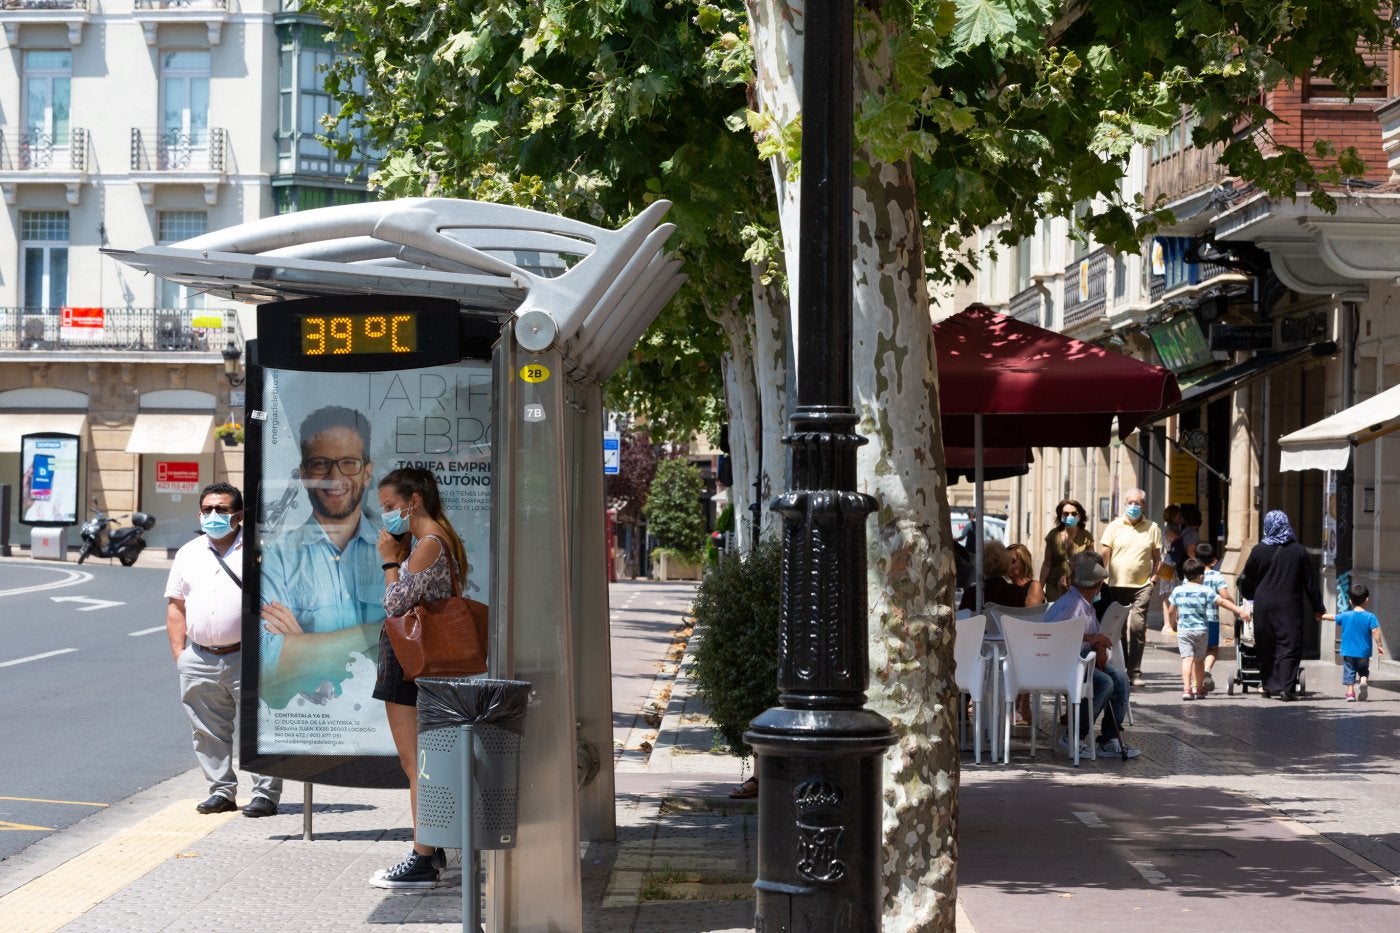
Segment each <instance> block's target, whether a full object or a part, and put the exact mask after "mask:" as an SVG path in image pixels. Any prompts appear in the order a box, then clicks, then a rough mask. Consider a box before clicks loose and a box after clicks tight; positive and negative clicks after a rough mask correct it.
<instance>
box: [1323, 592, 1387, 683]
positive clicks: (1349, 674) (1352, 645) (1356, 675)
mask: <svg viewBox="0 0 1400 933" xmlns="http://www.w3.org/2000/svg"><path fill="white" fill-rule="evenodd" d="M1370 604H1371V591H1370V590H1368V589H1366V587H1365V585H1364V584H1361V583H1353V584H1352V585H1351V605H1352V608H1351V609H1348V610H1347V611H1346V612H1339V613H1337V614H1336V615H1335V616H1334V615H1332V614H1331V613H1326V614H1324V615H1323V618H1324V619H1327V620H1329V621H1331V620H1334V619H1335V620H1336V622H1337V625H1339V626H1340V627H1341V629H1342V686H1343V687H1346V688H1347V702H1348V703H1351V702H1354V701H1356V700H1364V699H1366V679H1367V678H1368V677H1370V676H1371V646H1372V644H1374V645H1375V648H1376V650H1377V651H1378V652H1380V653H1381V654H1385V647H1384V646H1383V645H1382V644H1381V623H1380V620H1379V619H1377V618H1376V616H1375V614H1374V613H1372V612H1371V610H1370Z"/></svg>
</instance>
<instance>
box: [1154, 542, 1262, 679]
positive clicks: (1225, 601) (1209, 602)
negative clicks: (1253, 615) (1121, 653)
mask: <svg viewBox="0 0 1400 933" xmlns="http://www.w3.org/2000/svg"><path fill="white" fill-rule="evenodd" d="M1181 572H1182V576H1184V577H1185V578H1186V582H1185V583H1183V584H1181V585H1180V586H1178V587H1177V588H1176V589H1174V590H1172V592H1171V595H1170V596H1168V597H1167V625H1168V626H1170V627H1171V629H1172V631H1174V632H1176V633H1177V636H1176V642H1177V647H1178V648H1179V649H1180V651H1181V698H1182V699H1183V700H1196V699H1200V698H1201V697H1204V696H1205V695H1206V691H1205V678H1206V664H1205V662H1206V648H1207V644H1208V642H1209V638H1210V621H1209V616H1208V615H1207V613H1208V612H1209V610H1210V609H1216V608H1218V607H1220V606H1224V607H1225V608H1226V609H1229V610H1230V611H1231V612H1233V613H1235V615H1246V613H1245V612H1244V611H1243V610H1242V609H1240V607H1239V606H1237V605H1235V603H1234V601H1233V600H1232V599H1230V597H1228V596H1221V595H1220V594H1219V593H1217V592H1216V591H1215V590H1213V589H1211V588H1209V587H1208V586H1206V585H1205V584H1204V583H1202V582H1201V580H1202V578H1203V577H1204V576H1205V573H1206V565H1205V564H1203V563H1201V562H1200V561H1199V560H1197V559H1196V558H1194V557H1191V558H1187V560H1186V563H1185V564H1184V565H1182V568H1181ZM1216 621H1217V623H1218V622H1219V613H1218V612H1217V615H1216Z"/></svg>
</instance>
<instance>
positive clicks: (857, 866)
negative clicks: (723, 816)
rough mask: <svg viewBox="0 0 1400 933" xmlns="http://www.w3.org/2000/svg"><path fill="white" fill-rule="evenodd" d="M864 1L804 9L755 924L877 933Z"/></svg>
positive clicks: (758, 731)
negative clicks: (860, 211)
mask: <svg viewBox="0 0 1400 933" xmlns="http://www.w3.org/2000/svg"><path fill="white" fill-rule="evenodd" d="M852 15H853V14H852V6H851V0H833V2H825V0H814V2H809V3H808V4H807V5H806V8H805V16H804V19H803V27H804V37H803V43H804V48H803V70H802V134H803V135H802V214H801V220H800V237H801V244H802V245H801V257H800V260H799V289H798V308H797V313H798V333H797V335H796V339H797V346H798V360H797V365H798V380H797V407H796V410H795V411H794V413H793V416H792V419H791V421H790V424H789V427H790V431H789V433H788V435H787V436H786V437H785V438H784V443H786V444H788V445H789V446H790V447H791V448H792V477H791V481H790V482H791V488H790V489H789V491H788V492H786V493H784V494H783V495H782V496H780V497H778V499H777V501H776V502H775V503H774V508H775V509H776V510H777V511H778V512H779V513H780V514H781V515H782V518H783V576H782V607H781V622H780V630H779V645H778V689H779V697H778V702H779V705H778V706H776V707H774V708H772V709H769V710H767V711H766V712H764V713H763V714H762V715H760V716H758V717H757V718H756V719H754V721H753V722H752V723H751V724H750V729H749V731H748V732H746V733H745V735H744V738H745V740H746V741H748V743H749V744H750V745H752V746H753V748H754V750H755V751H756V753H757V754H758V757H759V760H760V765H759V769H760V770H759V782H758V786H759V798H758V836H759V856H758V859H759V861H758V880H757V881H756V882H755V887H756V888H757V892H758V897H757V904H756V908H755V918H754V928H755V929H756V930H759V931H763V933H778V931H784V933H786V931H793V933H800V931H816V930H841V931H850V933H858V931H877V930H879V929H880V908H881V901H882V900H883V897H882V892H883V887H882V885H881V882H880V871H879V866H880V814H881V810H880V808H881V759H882V757H883V755H884V752H885V749H886V748H888V747H889V746H890V745H891V744H893V742H894V740H895V736H894V734H893V733H892V732H891V730H890V724H889V722H888V721H887V720H886V719H885V718H884V717H882V716H880V715H879V714H878V713H875V712H873V711H872V710H868V709H865V708H864V704H865V688H866V687H867V686H868V684H869V657H868V650H867V647H866V629H867V624H868V622H867V618H866V614H867V609H866V596H865V592H866V590H865V587H866V573H865V540H866V539H865V522H866V518H867V517H868V516H869V515H870V513H871V512H873V511H874V508H875V502H874V500H873V499H871V498H870V497H869V496H867V495H863V494H861V493H858V492H856V491H855V490H856V448H857V447H859V446H860V445H861V444H863V443H865V439H864V438H862V437H860V436H859V435H857V434H856V433H855V427H856V424H857V418H856V413H855V409H854V408H853V407H852V386H851V146H852V133H851V118H852V110H851V96H852V91H851V84H852V77H853V71H852V42H853V36H852V22H853V20H852Z"/></svg>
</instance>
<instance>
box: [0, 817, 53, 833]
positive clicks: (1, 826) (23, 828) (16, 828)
mask: <svg viewBox="0 0 1400 933" xmlns="http://www.w3.org/2000/svg"><path fill="white" fill-rule="evenodd" d="M35 830H38V831H42V832H46V833H51V832H53V827H52V826H30V825H29V824H28V823H7V822H5V821H4V820H0V833H8V832H34V831H35Z"/></svg>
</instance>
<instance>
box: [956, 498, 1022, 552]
mask: <svg viewBox="0 0 1400 933" xmlns="http://www.w3.org/2000/svg"><path fill="white" fill-rule="evenodd" d="M949 513H950V514H949V518H950V519H951V520H952V524H953V538H954V540H956V539H958V538H961V537H962V533H963V528H965V527H966V526H967V509H964V508H958V507H957V506H954V507H953V508H951V509H949ZM978 524H980V525H981V526H982V540H984V541H993V540H995V541H1000V542H1001V543H1002V544H1010V543H1011V542H1010V540H1008V538H1007V536H1006V535H1007V524H1008V523H1007V519H1006V516H1005V515H1001V514H999V513H996V512H989V513H988V514H986V515H984V516H983V517H982V518H980V519H979V520H978Z"/></svg>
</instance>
